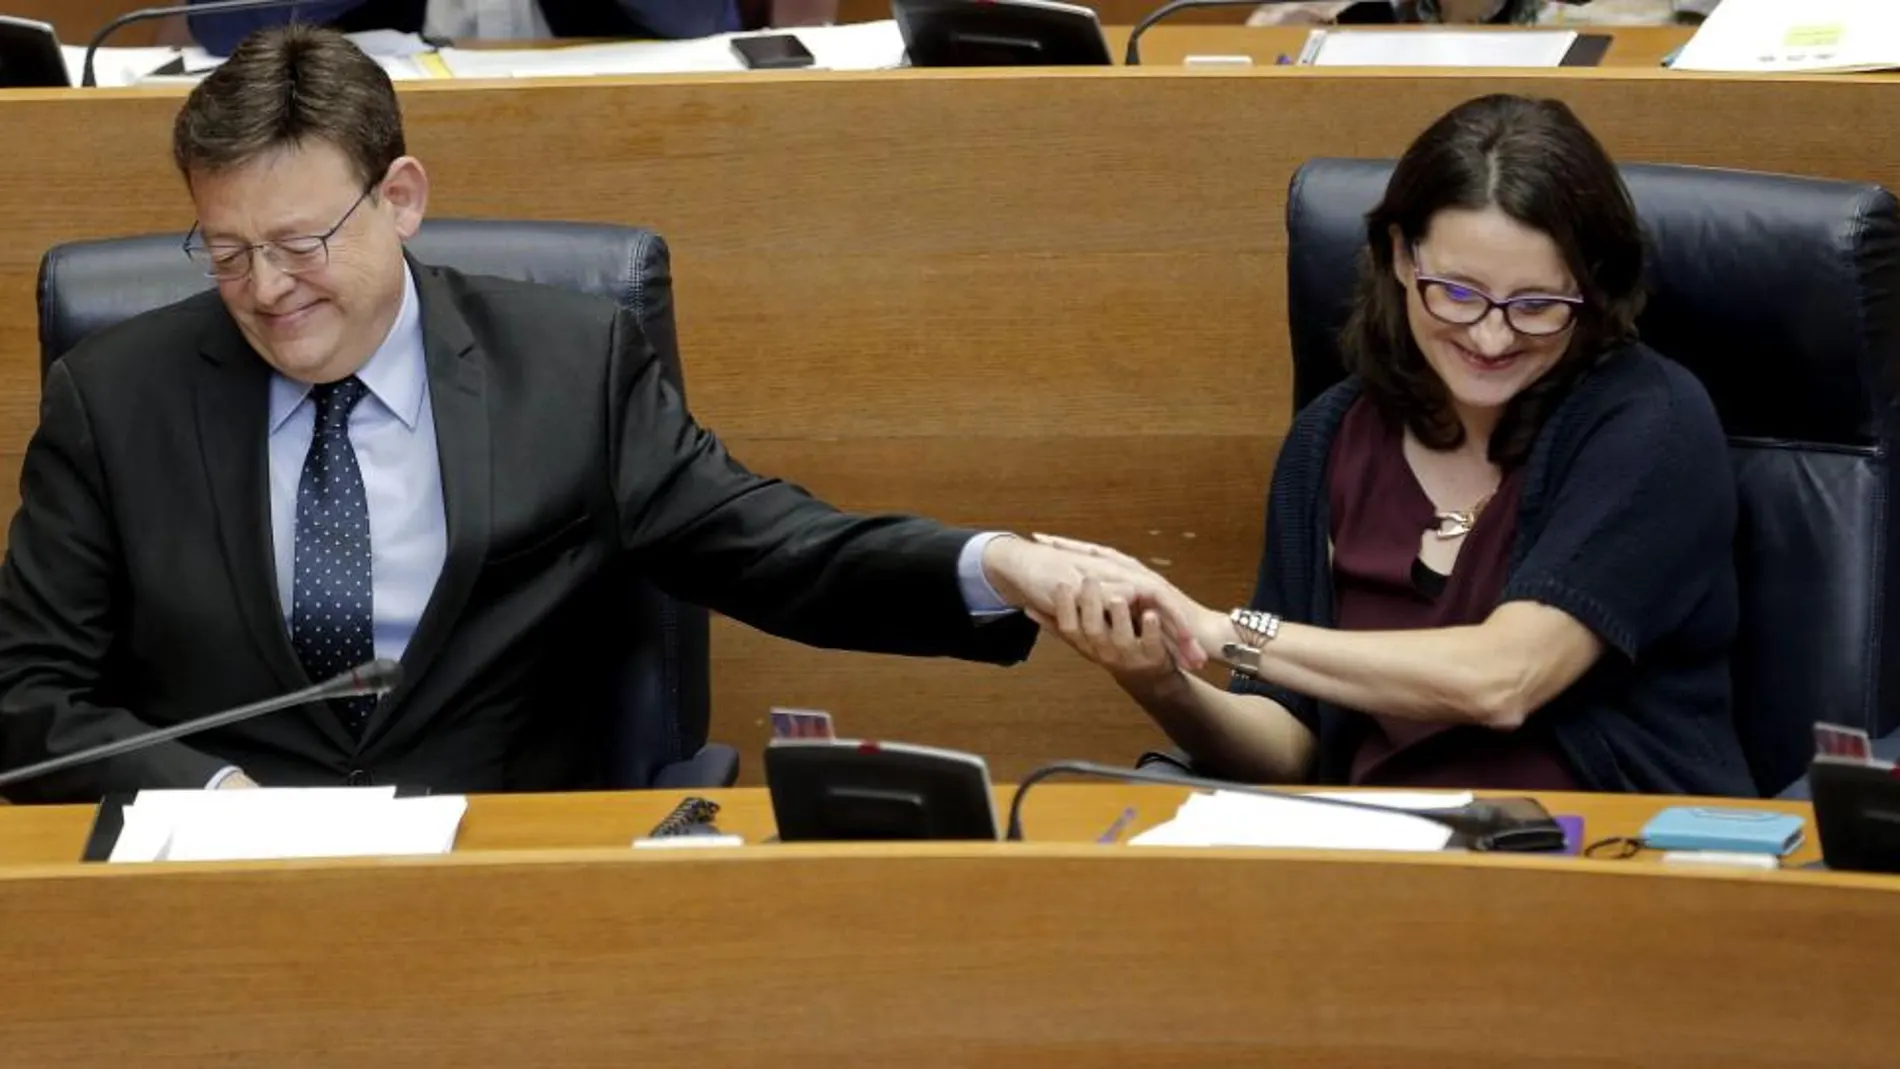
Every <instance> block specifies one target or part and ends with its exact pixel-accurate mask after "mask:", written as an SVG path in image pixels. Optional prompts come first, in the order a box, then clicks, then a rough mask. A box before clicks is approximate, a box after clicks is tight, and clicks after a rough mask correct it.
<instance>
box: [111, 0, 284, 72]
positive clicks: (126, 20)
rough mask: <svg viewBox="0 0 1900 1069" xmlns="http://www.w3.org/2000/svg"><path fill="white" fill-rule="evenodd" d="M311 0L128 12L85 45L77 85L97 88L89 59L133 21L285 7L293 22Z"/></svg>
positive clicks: (224, 0)
mask: <svg viewBox="0 0 1900 1069" xmlns="http://www.w3.org/2000/svg"><path fill="white" fill-rule="evenodd" d="M310 2H311V0H216V2H215V3H209V4H174V5H172V6H170V7H146V8H140V9H139V10H137V11H128V12H126V13H125V14H123V15H120V16H119V17H118V18H116V19H113V20H112V21H111V22H108V23H106V24H105V25H104V26H103V27H101V28H100V30H99V32H98V33H95V34H93V35H92V41H91V42H90V43H89V44H87V45H86V62H85V66H84V67H83V68H82V70H81V71H80V75H79V84H80V86H81V87H83V88H86V89H92V88H95V87H97V86H98V84H99V81H98V78H97V77H96V76H95V75H94V73H93V60H94V58H95V57H96V56H97V55H98V53H99V46H100V45H103V44H105V42H106V38H108V37H111V36H112V35H113V34H114V33H117V32H118V31H119V30H120V28H122V27H125V26H130V25H132V24H133V23H135V22H151V21H153V20H154V19H168V18H171V17H173V16H175V15H222V14H225V13H227V12H232V11H265V10H269V9H271V8H280V7H287V8H290V9H292V10H291V18H293V19H295V18H296V17H297V16H296V8H298V7H301V6H303V5H305V4H308V3H310Z"/></svg>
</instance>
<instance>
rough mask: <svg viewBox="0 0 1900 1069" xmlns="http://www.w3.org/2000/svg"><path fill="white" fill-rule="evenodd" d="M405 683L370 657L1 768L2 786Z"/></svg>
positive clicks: (384, 662) (391, 665)
mask: <svg viewBox="0 0 1900 1069" xmlns="http://www.w3.org/2000/svg"><path fill="white" fill-rule="evenodd" d="M401 684H402V665H400V664H398V663H396V662H395V661H392V660H390V659H388V658H387V657H385V658H382V659H380V660H375V661H370V662H369V663H368V664H361V665H358V666H356V667H355V668H352V669H350V670H349V671H347V672H345V673H343V674H342V675H340V676H337V677H336V678H334V679H327V680H324V681H323V682H321V683H318V684H317V685H316V686H314V687H305V688H304V689H302V690H299V691H295V692H293V693H290V694H284V695H280V696H278V697H275V698H266V699H264V700H263V701H261V702H252V703H251V704H249V705H241V706H238V707H237V708H236V709H230V710H227V711H225V712H222V713H212V714H211V715H210V716H201V717H199V718H197V719H196V720H187V721H185V722H184V723H182V724H173V725H172V726H171V727H167V728H158V729H156V730H153V731H147V732H145V733H143V734H139V735H131V736H127V737H126V738H123V739H115V740H113V741H112V742H108V743H104V744H101V745H99V746H94V747H91V748H90V749H85V750H79V751H77V752H74V753H69V754H61V755H60V756H58V757H52V758H48V759H46V760H44V761H40V762H38V763H36V764H31V765H26V766H24V767H21V768H16V769H13V770H12V771H9V772H0V787H6V786H10V785H12V784H15V783H20V782H23V781H25V780H30V779H33V778H35V777H37V776H45V775H49V774H51V773H54V772H63V771H65V770H66V769H69V768H75V767H77V766H79V765H83V764H87V763H89V762H92V761H103V760H105V759H106V758H108V757H118V756H120V755H121V754H128V753H133V752H135V751H137V750H143V749H145V748H147V747H150V746H157V745H158V744H159V743H161V742H171V741H173V740H174V739H182V738H184V737H185V736H187V735H196V734H198V733H199V732H201V731H210V730H212V729H214V728H222V727H230V726H231V725H232V724H241V723H243V722H244V721H246V720H249V719H251V718H252V717H258V716H263V715H264V714H265V713H274V712H277V711H278V710H280V709H289V708H291V707H292V706H297V705H308V704H309V703H311V702H321V701H329V700H330V699H332V698H359V697H363V696H365V695H370V694H383V693H386V692H388V691H392V690H395V689H396V688H397V687H398V686H400V685H401Z"/></svg>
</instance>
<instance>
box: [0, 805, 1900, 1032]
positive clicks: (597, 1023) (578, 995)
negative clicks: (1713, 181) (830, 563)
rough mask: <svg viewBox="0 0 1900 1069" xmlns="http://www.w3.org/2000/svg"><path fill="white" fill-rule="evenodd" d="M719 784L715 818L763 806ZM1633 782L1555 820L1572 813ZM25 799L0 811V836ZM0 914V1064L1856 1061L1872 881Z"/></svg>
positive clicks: (132, 907)
mask: <svg viewBox="0 0 1900 1069" xmlns="http://www.w3.org/2000/svg"><path fill="white" fill-rule="evenodd" d="M1042 790H1043V789H1042V788H1039V789H1038V791H1039V794H1040V792H1041V791H1042ZM724 797H725V800H726V801H727V802H728V809H727V813H728V814H729V815H730V817H731V820H730V821H729V823H730V824H731V825H732V826H733V827H735V828H737V827H739V826H741V825H742V824H745V823H747V822H750V821H753V820H756V819H757V817H758V815H759V813H760V812H761V810H760V809H759V808H758V806H759V801H758V797H757V795H756V794H750V795H748V794H736V795H726V796H724ZM1158 798H1159V796H1158V795H1157V794H1156V793H1155V792H1152V791H1138V790H1130V791H1124V790H1121V789H1118V788H1100V787H1095V788H1086V787H1064V786H1054V787H1051V788H1048V793H1047V794H1045V795H1041V797H1040V798H1039V800H1037V801H1033V802H1032V805H1036V806H1038V807H1039V808H1040V809H1041V812H1040V813H1039V814H1036V815H1034V816H1032V821H1031V823H1032V827H1045V828H1048V829H1049V830H1050V831H1051V832H1052V833H1053V832H1055V831H1058V830H1059V831H1062V832H1065V833H1074V834H1076V835H1078V836H1080V837H1088V836H1090V835H1092V833H1093V832H1094V831H1095V830H1097V825H1095V824H1094V823H1093V821H1094V820H1096V819H1097V818H1100V817H1102V816H1103V815H1104V814H1112V813H1113V812H1115V811H1118V810H1119V808H1120V807H1121V806H1122V805H1124V804H1126V803H1127V802H1129V801H1131V800H1133V801H1135V802H1136V803H1137V804H1139V805H1141V806H1143V807H1144V809H1145V808H1146V807H1147V806H1148V805H1149V804H1150V800H1151V799H1158ZM1570 801H1571V800H1570V799H1567V798H1566V799H1561V800H1557V801H1554V802H1553V807H1554V808H1562V806H1563V805H1564V804H1567V803H1569V802H1570ZM1597 801H1600V802H1602V803H1603V804H1602V805H1596V804H1595V803H1596V802H1597ZM1657 801H1659V800H1649V801H1645V800H1641V799H1618V800H1581V801H1579V802H1578V804H1579V805H1583V804H1585V803H1586V802H1589V803H1590V804H1591V805H1593V806H1595V807H1594V808H1591V810H1590V812H1591V815H1592V820H1593V822H1598V823H1600V825H1601V826H1603V827H1605V828H1608V827H1611V826H1614V825H1615V824H1616V823H1617V822H1618V821H1629V820H1633V819H1635V816H1636V813H1637V810H1638V809H1639V808H1642V809H1643V812H1647V809H1646V808H1644V807H1647V806H1653V805H1654V804H1656V803H1657ZM670 802H671V798H670V797H664V798H663V797H659V796H655V797H650V798H649V797H638V796H621V797H614V796H590V797H568V798H562V797H549V798H537V799H529V798H495V799H476V800H474V804H473V806H472V808H471V810H470V813H469V817H468V824H467V828H468V834H469V837H470V838H475V837H478V836H480V835H493V836H495V837H494V838H492V839H491V840H490V845H491V846H493V847H496V848H502V847H544V846H555V845H561V844H569V843H574V844H583V845H586V844H593V843H595V842H600V843H602V844H603V845H604V844H607V843H612V844H614V845H615V846H618V844H619V843H620V842H621V840H622V838H623V837H624V836H625V835H626V834H627V833H628V832H629V830H630V829H631V828H637V827H638V826H639V825H641V824H643V823H644V822H645V821H646V820H647V819H649V818H652V817H655V816H656V815H657V814H658V813H659V812H661V811H663V809H664V808H665V807H666V806H667V805H668V804H670ZM1163 808H1166V807H1163ZM636 812H637V813H638V814H639V819H638V820H633V819H631V816H632V814H634V813H636ZM57 816H59V814H58V813H57V812H55V811H42V810H24V809H17V810H13V811H10V812H0V842H7V843H14V842H16V841H17V832H18V831H19V829H20V828H21V827H22V823H21V822H22V821H25V822H28V823H31V822H35V821H43V820H46V819H48V818H49V817H57ZM1084 816H1086V817H1087V820H1086V821H1084V820H1083V819H1082V818H1083V817H1084ZM508 826H512V827H513V828H514V829H515V830H514V831H513V832H509V833H507V834H508V835H515V836H517V838H515V839H513V840H509V839H508V838H507V836H506V835H504V834H502V833H501V829H502V828H504V827H508ZM485 829H486V830H485ZM529 829H534V830H532V831H530V830H529ZM0 917H3V918H5V921H4V922H0V1041H4V1042H5V1044H6V1047H5V1050H6V1058H5V1060H6V1063H7V1064H9V1065H21V1066H42V1065H46V1066H50V1065H58V1066H62V1067H73V1069H89V1067H93V1066H99V1067H111V1069H119V1067H122V1066H125V1065H138V1066H141V1067H149V1069H170V1067H179V1069H183V1067H194V1069H195V1067H198V1066H203V1065H210V1064H254V1065H268V1066H272V1067H279V1066H300V1065H340V1064H347V1065H350V1066H353V1067H359V1069H378V1067H382V1066H405V1067H406V1066H412V1065H418V1064H422V1065H454V1066H465V1067H472V1069H485V1067H490V1066H494V1067H508V1069H516V1067H519V1066H524V1065H558V1066H561V1067H563V1069H587V1067H594V1066H600V1067H608V1066H612V1067H616V1069H618V1067H621V1066H625V1065H627V1064H631V1063H635V1062H637V1064H639V1065H641V1066H642V1067H645V1069H673V1067H676V1066H677V1067H682V1069H685V1067H691V1069H701V1067H704V1066H715V1065H716V1066H726V1065H768V1064H769V1065H772V1066H786V1067H793V1069H802V1067H808V1066H809V1067H825V1069H830V1067H834V1066H859V1065H864V1066H879V1067H883V1066H893V1065H901V1066H905V1067H907V1069H909V1067H917V1069H935V1067H938V1066H946V1067H947V1066H968V1065H998V1064H1008V1065H1035V1066H1047V1067H1071V1066H1073V1067H1089V1069H1094V1067H1102V1069H1107V1067H1111V1066H1113V1067H1124V1066H1128V1065H1196V1066H1216V1067H1224V1066H1235V1067H1241V1066H1245V1067H1248V1069H1255V1067H1261V1066H1269V1067H1270V1066H1301V1067H1305V1066H1326V1067H1331V1069H1358V1067H1365V1069H1375V1067H1376V1069H1409V1067H1438V1066H1446V1067H1452V1066H1456V1067H1461V1069H1466V1067H1491V1066H1496V1067H1504V1066H1510V1067H1522V1066H1533V1067H1535V1066H1552V1067H1556V1066H1563V1067H1572V1066H1597V1065H1605V1066H1607V1065H1617V1066H1636V1067H1646V1066H1656V1067H1667V1069H1680V1067H1683V1066H1698V1065H1720V1066H1724V1067H1739V1069H1752V1067H1762V1069H1766V1067H1771V1066H1772V1067H1777V1069H1779V1067H1782V1066H1786V1065H1791V1064H1804V1065H1827V1066H1852V1067H1861V1066H1865V1067H1870V1069H1871V1067H1875V1066H1880V1067H1885V1066H1887V1065H1890V1064H1891V1059H1892V1048H1891V1042H1890V1038H1891V1029H1890V1028H1889V1027H1888V1025H1887V1023H1886V1022H1887V1021H1888V1019H1889V1016H1888V1015H1889V1011H1890V1009H1891V1006H1890V1002H1891V999H1892V992H1893V991H1894V990H1895V989H1896V986H1897V985H1896V981H1900V965H1897V964H1896V959H1895V957H1894V955H1893V953H1892V948H1893V947H1894V946H1895V945H1900V881H1896V880H1890V879H1881V878H1874V877H1867V876H1857V875H1846V874H1829V873H1814V872H1780V873H1759V872H1747V873H1732V872H1717V871H1706V870H1696V871H1682V870H1676V869H1670V868H1665V867H1663V866H1654V865H1642V864H1637V863H1627V862H1622V863H1620V862H1598V861H1582V860H1578V859H1565V858H1556V859H1551V858H1529V857H1497V856H1478V855H1452V854H1443V855H1440V854H1430V855H1372V854H1354V853H1330V852H1298V851H1285V852H1281V851H1193V850H1149V849H1139V848H1114V847H1101V846H1095V845H1088V844H1062V843H1045V844H1041V845H1037V844H980V843H978V844H911V845H868V844H867V845H858V846H843V845H840V846H784V845H780V846H750V847H744V848H739V849H733V850H710V851H700V850H689V851H634V850H627V849H624V848H605V849H566V850H563V849H536V850H509V849H490V850H477V849H471V850H469V851H467V852H461V853H458V854H457V855H454V856H450V857H447V858H437V859H422V860H394V859H389V860H380V861H370V862H351V861H330V862H310V863H282V864H233V865H178V866H79V865H71V864H66V865H48V866H39V867H32V866H21V865H7V866H4V867H0Z"/></svg>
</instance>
